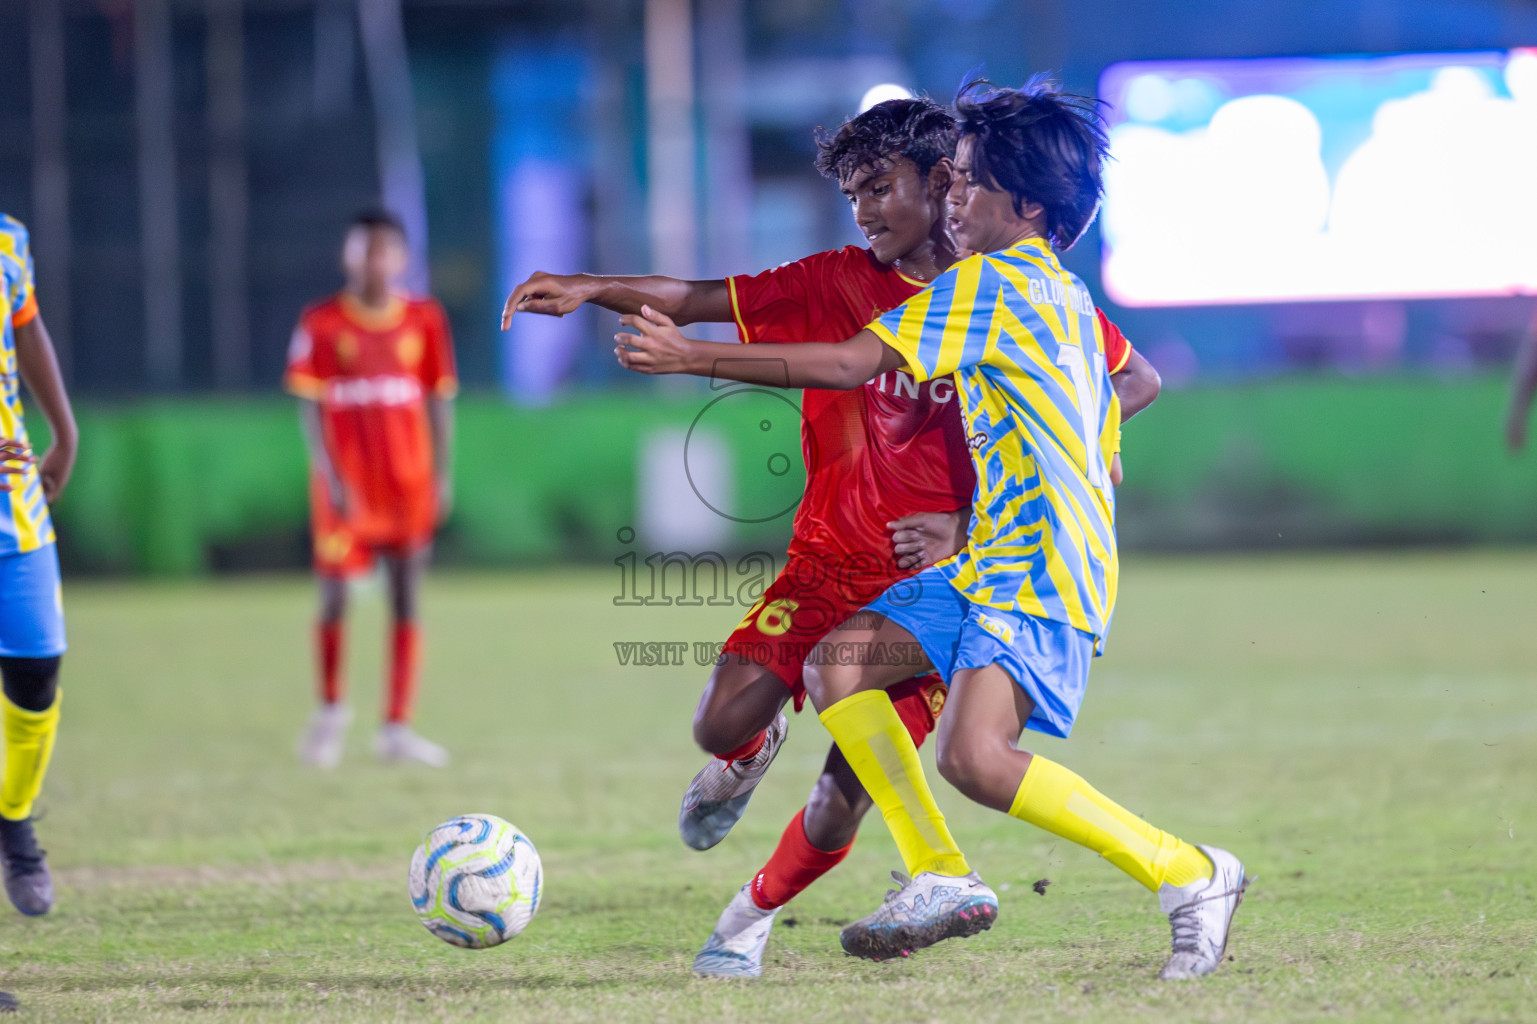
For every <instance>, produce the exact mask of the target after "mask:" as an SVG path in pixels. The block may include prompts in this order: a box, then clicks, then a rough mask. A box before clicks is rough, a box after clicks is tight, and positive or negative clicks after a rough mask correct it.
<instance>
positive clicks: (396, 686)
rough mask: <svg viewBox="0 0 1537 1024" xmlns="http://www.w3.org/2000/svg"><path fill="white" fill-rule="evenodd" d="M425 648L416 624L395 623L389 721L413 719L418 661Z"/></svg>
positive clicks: (391, 651)
mask: <svg viewBox="0 0 1537 1024" xmlns="http://www.w3.org/2000/svg"><path fill="white" fill-rule="evenodd" d="M420 651H421V634H420V632H419V631H418V630H417V628H416V623H414V622H409V621H399V622H396V623H395V635H394V643H393V644H392V646H391V648H390V654H391V657H390V704H389V709H388V711H387V712H386V714H385V720H386V721H388V722H409V721H410V720H411V712H412V711H413V710H414V708H415V705H416V661H417V655H418V654H419V653H420Z"/></svg>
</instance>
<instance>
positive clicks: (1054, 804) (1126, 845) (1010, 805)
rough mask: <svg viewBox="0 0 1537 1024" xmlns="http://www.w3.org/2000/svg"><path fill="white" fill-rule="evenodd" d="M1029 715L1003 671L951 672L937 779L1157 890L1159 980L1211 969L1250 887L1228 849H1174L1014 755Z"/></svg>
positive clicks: (1080, 783) (1103, 800) (1075, 784)
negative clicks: (1165, 946) (1163, 959)
mask: <svg viewBox="0 0 1537 1024" xmlns="http://www.w3.org/2000/svg"><path fill="white" fill-rule="evenodd" d="M1033 710H1034V705H1033V704H1032V702H1031V700H1030V698H1029V696H1027V695H1026V694H1025V692H1024V690H1023V689H1022V688H1021V687H1019V686H1018V685H1016V684H1015V682H1014V680H1013V678H1012V677H1011V676H1010V675H1009V674H1008V672H1007V671H1005V670H1004V669H1003V668H1002V667H1000V666H998V665H989V666H987V667H985V668H978V669H967V670H963V671H959V672H957V673H956V674H955V678H954V679H953V680H952V691H951V699H950V702H949V705H948V707H947V711H946V713H945V716H944V720H943V721H942V722H941V723H940V726H939V736H938V744H937V751H936V753H937V760H938V762H939V772H940V774H941V775H943V776H944V777H945V780H946V781H947V782H949V783H950V784H951V785H952V786H954V787H955V788H956V789H958V790H960V791H961V792H962V793H964V794H965V795H966V796H968V797H970V798H971V799H972V800H974V801H976V802H977V803H979V804H982V805H984V806H986V807H991V808H993V809H994V810H999V811H1003V812H1004V813H1005V814H1009V815H1011V816H1013V817H1016V818H1020V819H1021V820H1024V821H1028V822H1030V823H1031V824H1034V825H1037V826H1039V827H1041V828H1044V829H1046V830H1047V831H1049V832H1053V833H1055V834H1056V835H1059V836H1062V837H1063V838H1064V839H1069V840H1071V841H1073V842H1075V843H1078V844H1079V845H1080V846H1085V847H1087V848H1089V849H1091V850H1093V851H1095V852H1096V853H1098V854H1100V855H1101V856H1103V857H1104V858H1105V859H1106V860H1108V861H1110V863H1112V864H1114V865H1115V866H1116V867H1118V868H1120V869H1121V870H1122V871H1124V872H1126V873H1127V874H1129V875H1131V876H1132V877H1133V878H1135V879H1136V880H1137V881H1139V882H1141V883H1142V884H1143V885H1145V886H1147V888H1149V889H1151V890H1153V891H1154V892H1156V893H1157V894H1158V901H1159V906H1160V908H1161V909H1162V910H1163V912H1164V913H1166V914H1168V915H1169V924H1170V928H1171V930H1172V932H1173V952H1172V954H1171V955H1170V957H1169V960H1168V962H1167V963H1166V964H1165V965H1164V968H1163V971H1162V972H1161V974H1160V977H1162V978H1164V979H1183V978H1192V977H1196V976H1198V975H1202V974H1209V973H1211V972H1212V971H1214V970H1216V969H1217V966H1218V965H1219V964H1220V963H1221V962H1222V955H1223V953H1224V951H1225V950H1226V949H1227V939H1228V931H1229V926H1230V925H1231V923H1232V920H1233V914H1234V913H1235V912H1236V911H1237V910H1238V904H1239V903H1240V902H1241V901H1242V899H1243V893H1244V890H1245V889H1246V888H1247V887H1248V880H1247V879H1245V877H1244V869H1243V864H1242V863H1240V862H1239V860H1238V858H1236V857H1234V856H1233V855H1232V854H1231V853H1228V852H1227V851H1226V850H1221V849H1217V848H1216V847H1209V846H1199V847H1198V846H1192V845H1191V844H1189V843H1185V842H1183V841H1181V840H1180V839H1178V838H1177V837H1175V836H1172V835H1170V834H1168V833H1167V832H1164V831H1162V830H1160V829H1158V828H1156V827H1154V826H1153V825H1150V824H1148V823H1147V822H1146V821H1143V820H1142V819H1141V818H1138V817H1137V816H1136V815H1133V814H1131V813H1130V812H1129V811H1127V810H1125V809H1124V808H1122V807H1121V806H1119V805H1118V804H1116V803H1114V802H1113V801H1111V800H1110V799H1108V798H1107V797H1105V796H1104V795H1103V794H1101V793H1099V792H1098V791H1097V790H1095V789H1094V788H1093V787H1092V786H1090V785H1089V784H1088V783H1087V782H1085V781H1084V780H1083V779H1082V778H1080V777H1079V776H1078V775H1077V774H1076V773H1074V772H1072V771H1070V770H1069V769H1067V768H1064V767H1063V766H1061V765H1058V764H1055V763H1053V762H1051V761H1049V760H1047V759H1046V758H1044V757H1039V756H1032V755H1031V754H1030V753H1028V752H1027V751H1024V750H1020V749H1019V748H1018V741H1019V738H1020V736H1021V735H1022V734H1023V732H1024V728H1025V723H1026V722H1027V721H1029V719H1030V715H1031V712H1032V711H1033Z"/></svg>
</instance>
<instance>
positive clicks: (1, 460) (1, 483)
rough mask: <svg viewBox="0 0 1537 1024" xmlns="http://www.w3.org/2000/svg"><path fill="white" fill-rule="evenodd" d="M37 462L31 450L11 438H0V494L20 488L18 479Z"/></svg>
mask: <svg viewBox="0 0 1537 1024" xmlns="http://www.w3.org/2000/svg"><path fill="white" fill-rule="evenodd" d="M36 461H37V459H35V458H34V457H33V456H32V449H31V448H29V447H27V446H26V445H24V444H22V443H21V442H20V441H14V440H12V439H11V438H9V437H0V494H4V493H6V492H8V491H13V490H15V489H16V488H17V487H19V486H20V485H21V480H20V479H18V478H19V477H21V476H23V475H24V474H25V473H26V472H27V470H28V469H29V468H30V467H31V466H32V464H33V463H34V462H36Z"/></svg>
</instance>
